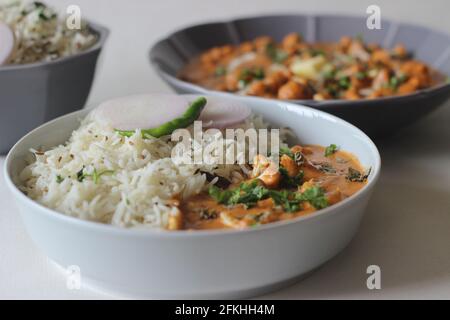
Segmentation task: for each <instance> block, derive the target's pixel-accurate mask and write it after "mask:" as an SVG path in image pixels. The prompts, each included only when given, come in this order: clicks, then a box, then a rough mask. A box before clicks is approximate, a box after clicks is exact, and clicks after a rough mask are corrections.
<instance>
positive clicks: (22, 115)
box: [0, 23, 109, 154]
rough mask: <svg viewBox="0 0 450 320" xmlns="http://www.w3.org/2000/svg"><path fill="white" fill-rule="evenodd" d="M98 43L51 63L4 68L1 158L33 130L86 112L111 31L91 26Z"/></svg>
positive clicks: (1, 73) (1, 72) (0, 103)
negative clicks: (95, 75)
mask: <svg viewBox="0 0 450 320" xmlns="http://www.w3.org/2000/svg"><path fill="white" fill-rule="evenodd" d="M88 25H89V28H90V29H91V31H92V32H93V33H94V34H96V35H97V37H98V40H97V42H96V43H95V44H94V45H93V46H92V47H90V48H88V49H86V50H85V51H83V52H80V53H77V54H75V55H71V56H67V57H63V58H60V59H57V60H54V61H50V62H37V63H30V64H23V65H6V66H2V67H0V115H1V116H0V154H5V153H6V152H8V150H9V149H10V148H11V147H12V146H13V144H14V143H15V142H16V141H17V140H19V138H21V137H22V136H23V135H25V134H26V133H27V132H29V131H30V130H31V129H34V128H36V127H37V126H39V125H41V124H43V123H44V122H47V121H49V120H51V119H54V118H57V117H59V116H61V115H64V114H66V113H70V112H72V111H75V110H78V109H81V108H83V106H84V104H85V103H86V100H87V98H88V95H89V92H90V90H91V86H92V81H93V79H94V74H95V68H96V64H97V59H98V56H99V54H100V52H101V50H102V47H103V45H104V43H105V41H106V38H107V37H108V34H109V31H108V29H106V28H104V27H102V26H99V25H97V24H93V23H88Z"/></svg>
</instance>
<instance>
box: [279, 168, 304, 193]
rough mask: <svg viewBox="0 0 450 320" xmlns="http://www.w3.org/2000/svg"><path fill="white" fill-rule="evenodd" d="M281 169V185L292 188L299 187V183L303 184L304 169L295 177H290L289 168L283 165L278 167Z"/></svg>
mask: <svg viewBox="0 0 450 320" xmlns="http://www.w3.org/2000/svg"><path fill="white" fill-rule="evenodd" d="M278 170H279V171H280V174H281V183H280V185H281V186H282V187H285V188H288V189H291V188H297V187H298V186H299V185H301V184H302V182H303V175H304V173H303V171H300V172H299V174H298V175H296V176H295V177H290V176H289V174H288V172H287V170H286V169H285V168H283V167H280V168H279V169H278Z"/></svg>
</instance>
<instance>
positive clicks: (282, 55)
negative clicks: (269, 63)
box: [266, 43, 289, 63]
mask: <svg viewBox="0 0 450 320" xmlns="http://www.w3.org/2000/svg"><path fill="white" fill-rule="evenodd" d="M266 54H267V55H268V56H269V58H270V59H272V60H273V61H274V62H275V63H282V62H283V61H284V60H286V58H287V57H288V56H289V55H288V53H287V52H286V51H283V50H281V49H278V48H277V47H276V46H275V44H273V43H269V44H268V45H267V47H266Z"/></svg>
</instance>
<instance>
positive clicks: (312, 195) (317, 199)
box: [297, 186, 328, 209]
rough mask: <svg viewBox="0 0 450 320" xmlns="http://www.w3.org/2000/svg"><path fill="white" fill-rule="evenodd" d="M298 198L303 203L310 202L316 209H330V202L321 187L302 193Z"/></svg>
mask: <svg viewBox="0 0 450 320" xmlns="http://www.w3.org/2000/svg"><path fill="white" fill-rule="evenodd" d="M297 198H298V199H299V200H301V201H308V202H309V203H311V205H312V206H313V207H314V208H316V209H323V208H326V207H328V200H327V198H326V196H325V192H324V191H323V189H322V188H320V187H316V186H314V187H311V188H309V189H306V190H305V191H304V192H303V193H300V194H299V195H298V196H297Z"/></svg>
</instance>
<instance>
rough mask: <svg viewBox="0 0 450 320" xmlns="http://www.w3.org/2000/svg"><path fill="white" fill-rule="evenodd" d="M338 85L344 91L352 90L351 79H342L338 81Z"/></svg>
mask: <svg viewBox="0 0 450 320" xmlns="http://www.w3.org/2000/svg"><path fill="white" fill-rule="evenodd" d="M338 85H339V87H341V88H342V89H344V90H347V89H348V88H350V78H349V77H342V78H340V79H339V80H338Z"/></svg>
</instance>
